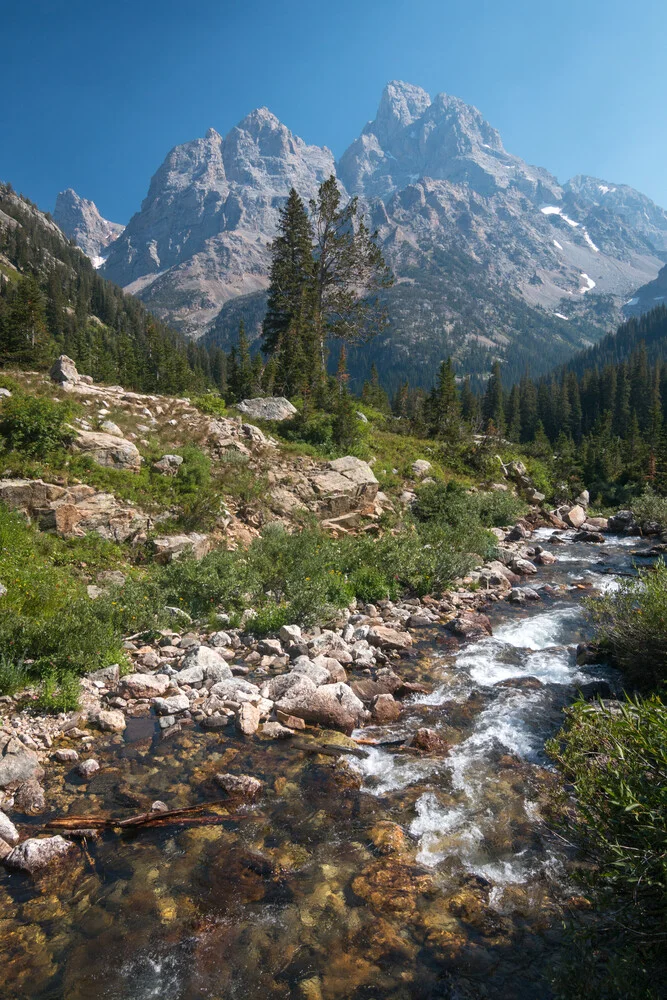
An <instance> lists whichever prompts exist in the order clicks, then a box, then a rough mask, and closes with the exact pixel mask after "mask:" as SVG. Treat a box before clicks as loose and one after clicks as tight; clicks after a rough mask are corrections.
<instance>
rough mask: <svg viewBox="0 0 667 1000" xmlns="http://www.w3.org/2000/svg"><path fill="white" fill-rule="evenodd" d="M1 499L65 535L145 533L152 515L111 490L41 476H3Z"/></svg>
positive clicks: (119, 537) (116, 537)
mask: <svg viewBox="0 0 667 1000" xmlns="http://www.w3.org/2000/svg"><path fill="white" fill-rule="evenodd" d="M0 501H2V502H3V503H5V504H7V506H8V507H10V508H11V509H12V510H20V511H23V512H24V513H25V514H26V515H27V516H28V517H29V518H30V520H32V521H34V522H35V523H36V524H37V525H38V526H39V527H40V528H41V529H42V530H43V531H55V532H56V533H57V534H59V535H62V536H63V537H64V538H72V537H82V536H83V535H85V534H86V533H87V532H89V531H95V532H97V534H98V535H101V536H102V538H107V539H109V540H110V541H114V542H125V541H128V539H138V538H139V537H144V535H145V532H146V531H148V529H149V528H150V526H151V523H152V522H151V519H150V518H149V517H148V515H147V514H144V513H142V512H141V511H139V510H137V509H136V508H135V507H130V506H128V505H127V504H125V503H123V502H122V501H121V500H117V499H116V497H114V496H113V495H112V494H111V493H98V492H97V491H96V490H94V489H93V487H92V486H85V485H83V484H80V485H77V486H67V487H65V486H57V485H55V484H53V483H45V482H43V481H42V480H41V479H0Z"/></svg>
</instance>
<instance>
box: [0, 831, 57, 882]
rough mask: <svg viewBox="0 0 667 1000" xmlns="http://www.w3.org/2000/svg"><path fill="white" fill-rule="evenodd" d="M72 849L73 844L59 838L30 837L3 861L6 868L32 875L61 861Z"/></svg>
mask: <svg viewBox="0 0 667 1000" xmlns="http://www.w3.org/2000/svg"><path fill="white" fill-rule="evenodd" d="M73 848H74V844H73V843H72V842H71V841H70V840H65V839H64V838H63V837H60V836H56V837H44V838H37V837H31V838H30V839H29V840H24V841H23V843H22V844H19V845H18V846H17V847H15V848H14V850H13V851H12V852H11V853H10V854H8V855H7V857H6V858H5V859H4V863H5V865H6V867H7V868H12V869H14V870H16V871H22V872H27V873H28V874H29V875H32V874H34V873H35V872H38V871H42V870H43V869H44V868H49V867H51V866H52V865H55V864H57V863H58V862H60V861H62V860H63V859H64V858H65V857H66V856H67V855H68V854H69V853H70V851H71V850H73Z"/></svg>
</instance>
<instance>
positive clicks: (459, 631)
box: [445, 611, 493, 640]
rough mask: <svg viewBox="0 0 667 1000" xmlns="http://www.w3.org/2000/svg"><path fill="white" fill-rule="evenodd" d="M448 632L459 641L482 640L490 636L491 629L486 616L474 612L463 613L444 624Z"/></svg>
mask: <svg viewBox="0 0 667 1000" xmlns="http://www.w3.org/2000/svg"><path fill="white" fill-rule="evenodd" d="M445 628H446V629H447V631H448V632H452V633H453V634H454V635H456V636H458V637H459V638H460V639H468V640H470V639H483V638H484V637H485V636H487V635H491V634H492V632H493V629H492V628H491V622H490V621H489V619H488V618H487V617H486V615H482V614H478V613H477V612H475V611H465V612H463V613H462V614H459V615H456V617H455V618H451V619H450V620H449V621H448V622H446V623H445Z"/></svg>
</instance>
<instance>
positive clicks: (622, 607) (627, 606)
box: [586, 560, 667, 689]
mask: <svg viewBox="0 0 667 1000" xmlns="http://www.w3.org/2000/svg"><path fill="white" fill-rule="evenodd" d="M586 608H587V612H588V615H589V617H590V619H591V621H592V622H593V625H594V629H595V638H596V640H597V641H598V642H600V643H601V645H602V647H603V649H604V650H605V651H606V652H607V654H608V655H609V658H610V659H611V660H612V662H613V663H614V664H615V665H616V666H618V667H620V668H621V669H622V670H623V671H624V672H625V674H626V676H627V678H628V680H629V681H630V682H631V683H632V684H634V685H636V686H637V687H638V688H644V689H646V688H655V687H658V686H659V685H660V684H662V683H663V682H664V681H665V680H666V679H667V566H665V563H664V561H663V560H660V561H659V562H658V563H657V564H656V565H655V566H653V567H651V568H649V569H645V570H641V571H640V574H639V577H638V578H636V579H625V580H622V581H621V583H620V586H619V589H618V590H614V591H610V592H609V593H607V594H604V595H602V596H601V597H595V598H591V599H590V600H589V601H587V602H586Z"/></svg>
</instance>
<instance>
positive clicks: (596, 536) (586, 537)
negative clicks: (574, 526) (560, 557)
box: [574, 526, 607, 545]
mask: <svg viewBox="0 0 667 1000" xmlns="http://www.w3.org/2000/svg"><path fill="white" fill-rule="evenodd" d="M574 540H575V542H596V543H597V544H598V545H603V544H604V542H606V541H607V539H606V538H605V537H604V535H603V534H602V533H601V532H599V531H595V529H591V530H588V529H586V527H585V526H584V528H582V530H581V531H578V532H577V533H576V535H575V536H574Z"/></svg>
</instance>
